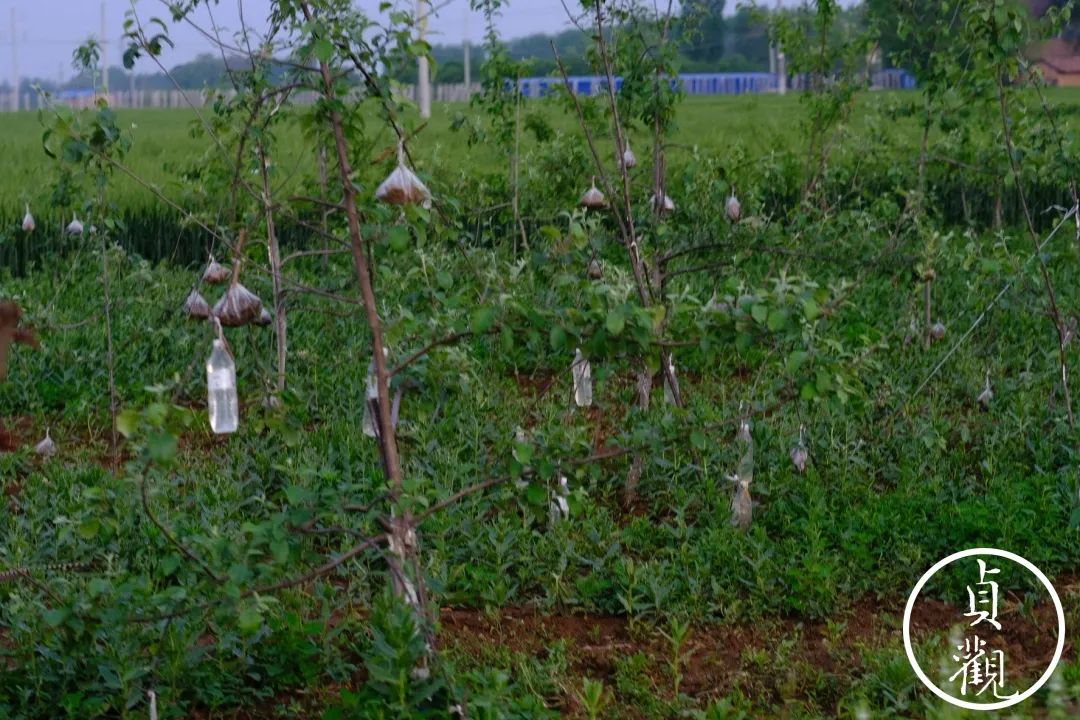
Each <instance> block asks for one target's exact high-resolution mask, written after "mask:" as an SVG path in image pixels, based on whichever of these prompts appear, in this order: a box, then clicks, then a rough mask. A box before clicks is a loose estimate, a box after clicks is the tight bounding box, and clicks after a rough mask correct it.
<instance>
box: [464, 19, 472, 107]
mask: <svg viewBox="0 0 1080 720" xmlns="http://www.w3.org/2000/svg"><path fill="white" fill-rule="evenodd" d="M471 96H472V43H471V42H470V41H469V6H468V5H466V6H465V99H466V100H468V99H469V98H470V97H471Z"/></svg>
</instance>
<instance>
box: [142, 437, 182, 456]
mask: <svg viewBox="0 0 1080 720" xmlns="http://www.w3.org/2000/svg"><path fill="white" fill-rule="evenodd" d="M146 449H147V451H148V452H149V453H150V459H151V460H153V461H154V462H160V463H167V462H170V461H172V459H173V458H175V457H176V438H175V437H173V436H172V435H170V434H169V433H167V432H159V433H154V434H153V435H151V436H150V439H149V440H148V441H147V443H146Z"/></svg>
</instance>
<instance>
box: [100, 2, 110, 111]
mask: <svg viewBox="0 0 1080 720" xmlns="http://www.w3.org/2000/svg"><path fill="white" fill-rule="evenodd" d="M105 28H106V25H105V0H101V88H102V90H104V91H105V97H108V96H109V41H108V40H107V39H106V37H105Z"/></svg>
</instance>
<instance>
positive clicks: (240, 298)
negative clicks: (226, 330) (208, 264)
mask: <svg viewBox="0 0 1080 720" xmlns="http://www.w3.org/2000/svg"><path fill="white" fill-rule="evenodd" d="M262 309H263V305H262V300H260V299H259V297H258V296H257V295H256V294H255V293H253V292H251V291H250V290H248V289H247V288H246V287H244V286H243V285H241V284H240V283H239V282H233V284H232V285H230V286H229V289H228V290H226V291H225V294H224V295H222V296H221V299H220V300H218V301H217V304H216V305H214V317H216V318H217V319H218V320H220V321H221V324H222V325H224V326H225V327H241V326H243V325H247V324H248V323H250V322H254V321H255V320H257V319H258V317H259V315H261V314H262Z"/></svg>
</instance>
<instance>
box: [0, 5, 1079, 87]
mask: <svg viewBox="0 0 1080 720" xmlns="http://www.w3.org/2000/svg"><path fill="white" fill-rule="evenodd" d="M1015 1H1016V2H1018V3H1021V4H1026V5H1027V6H1028V7H1030V8H1031V10H1032V11H1033V12H1035V13H1036V14H1038V15H1042V14H1043V13H1044V12H1045V11H1046V10H1047V9H1048V8H1050V7H1053V6H1060V5H1062V4H1064V3H1065V2H1066V0H1015ZM932 6H933V3H932V2H931V0H864V1H863V2H861V3H858V4H856V5H853V6H852V7H850V8H846V9H844V10H843V11H842V13H841V17H840V19H839V22H838V23H837V28H838V31H840V30H841V29H845V28H846V29H859V30H865V31H869V32H873V33H874V34H875V37H876V38H877V39H878V41H879V42H880V47H881V51H882V53H881V57H882V61H883V63H884V65H885V67H891V66H895V64H896V63H897V58H903V57H905V54H907V55H908V56H910V54H911V53H917V52H918V51H919V48H918V47H916V46H915V45H917V40H916V39H914V38H913V36H911V35H903V34H901V33H898V32H897V28H898V27H901V26H902V24H901V23H898V19H899V16H900V15H901V14H906V16H908V17H912V16H916V17H917V16H918V14H919V9H920V7H922V8H924V9H925V10H926V11H927V12H930V11H931V10H930V9H931V7H932ZM727 9H728V2H727V0H685V1H684V2H683V3H682V11H681V15H680V17H679V20H678V22H677V23H676V27H675V28H674V38H675V39H676V43H677V45H678V48H679V56H680V57H679V69H680V71H681V72H766V71H768V70H769V44H770V41H769V34H768V19H767V15H768V13H770V12H792V13H793V12H799V10H790V9H789V10H775V9H770V8H765V7H763V6H751V5H744V4H742V3H740V4H739V5H738V6H737V7H736V8H735V9H734V12H732V13H731V14H728V15H725V11H726V10H727ZM1078 22H1080V21H1078ZM1078 22H1074V24H1073V25H1072V26H1071V27H1070V29H1069V31H1068V32H1067V33H1066V34H1069V35H1073V36H1078V35H1080V24H1078ZM436 39H437V38H436ZM552 41H554V43H555V45H556V47H558V49H559V54H560V55H561V56H562V58H563V62H564V63H565V64H566V66H567V69H568V70H569V72H570V73H571V74H577V75H591V74H592V73H593V70H592V67H591V65H590V62H589V60H588V57H587V55H586V49H587V47H588V44H589V38H587V37H586V36H585V35H583V34H582V33H581V32H580V31H579V30H578V29H576V28H570V29H567V30H564V31H562V32H560V33H558V34H556V35H548V34H543V33H537V34H533V35H527V36H525V37H521V38H515V39H511V40H507V41H506V48H507V51H508V53H509V57H510V58H511V59H512V60H516V61H526V62H527V63H528V70H529V74H531V75H534V76H544V75H555V74H557V69H556V66H555V61H554V58H553V57H552V53H551V42H552ZM464 55H465V48H464V46H463V45H462V44H460V43H458V44H435V45H433V47H432V57H433V58H434V60H435V69H434V77H433V79H434V81H435V82H436V83H460V82H464V79H465V63H464ZM470 58H471V63H472V67H473V69H474V78H475V77H478V75H477V74H476V72H475V71H476V70H477V69H478V68H479V67H480V65H481V64H482V63H483V62H484V59H485V57H484V49H483V48H482V47H480V46H477V45H474V46H473V47H472V48H471V49H470ZM228 62H229V63H232V62H233V60H229V61H228ZM235 62H237V63H242V62H244V61H243V60H242V59H240V58H237V59H235ZM171 73H172V76H173V80H175V81H176V82H177V83H179V84H180V86H181V87H183V88H184V89H191V90H195V89H201V88H204V87H225V86H226V85H227V84H228V77H227V65H226V60H223V59H222V57H221V56H220V55H214V54H210V53H206V54H203V55H199V56H198V57H197V58H195V59H194V60H192V61H190V62H185V63H181V64H179V65H176V66H175V67H174V68H173V69H172V70H171ZM394 76H395V77H396V78H397V79H398V80H399V81H401V82H406V83H412V82H415V81H416V68H415V66H414V64H412V63H403V64H402V65H401V67H399V68H397V69H396V71H395V72H394ZM173 80H170V79H169V78H166V77H165V75H164V74H163V73H144V74H136V75H134V76H132V75H131V74H130V73H128V72H126V71H125V70H123V69H122V68H120V67H112V68H110V69H109V85H110V87H111V88H113V89H116V90H127V89H128V88H129V87H134V88H136V89H138V90H171V89H174V88H175V85H174V83H173ZM35 85H40V86H41V87H42V88H44V89H45V90H48V91H50V92H55V91H62V90H76V89H87V88H90V87H92V86H93V80H92V78H90V77H88V76H86V75H85V74H79V75H77V76H75V77H73V78H71V79H70V80H68V81H66V82H64V83H63V84H60V83H57V82H55V81H50V80H46V79H40V78H34V79H27V80H24V81H23V87H22V89H23V92H32V91H33V88H34V86H35ZM0 87H5V89H6V86H2V85H0Z"/></svg>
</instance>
